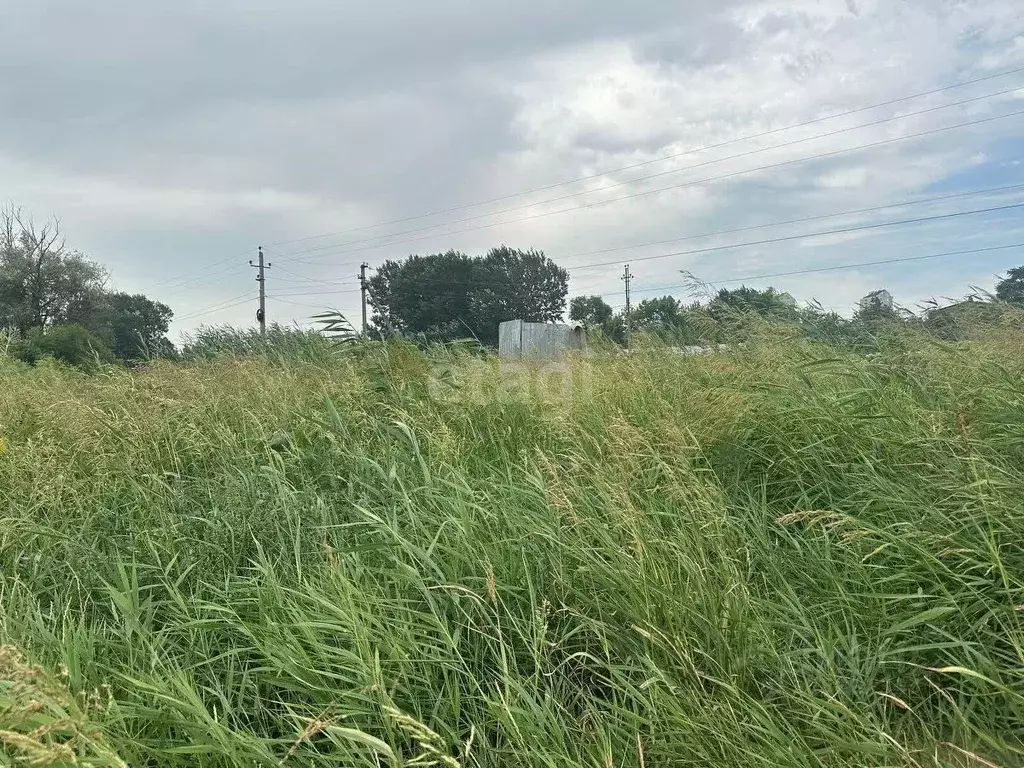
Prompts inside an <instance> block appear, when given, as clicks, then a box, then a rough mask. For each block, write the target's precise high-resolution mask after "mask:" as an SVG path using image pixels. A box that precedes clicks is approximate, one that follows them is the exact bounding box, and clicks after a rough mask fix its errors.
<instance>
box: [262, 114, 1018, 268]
mask: <svg viewBox="0 0 1024 768" xmlns="http://www.w3.org/2000/svg"><path fill="white" fill-rule="evenodd" d="M1020 115H1024V110H1017V111H1014V112H1008V113H1006V114H1002V115H995V116H992V117H986V118H981V119H978V120H970V121H967V122H964V123H957V124H956V125H949V126H943V127H941V128H932V129H929V130H927V131H919V132H917V133H911V134H907V135H906V136H897V137H894V138H890V139H881V140H879V141H873V142H868V143H866V144H859V145H857V146H854V147H846V148H843V149H837V150H832V151H829V152H822V153H819V154H816V155H810V156H807V157H797V158H792V159H790V160H782V161H780V162H777V163H770V164H767V165H762V166H758V167H755V168H748V169H744V170H740V171H733V172H731V173H725V174H721V175H718V176H711V177H706V178H703V179H696V180H691V181H686V182H682V183H680V184H673V185H670V186H667V187H658V188H656V189H649V190H643V191H640V192H634V193H632V194H628V195H622V196H619V197H614V198H610V199H607V200H597V201H594V202H591V203H586V204H584V205H579V206H573V207H570V208H561V209H558V210H555V211H545V212H541V213H536V214H533V215H530V216H523V217H520V218H517V219H509V220H507V221H500V222H493V223H490V224H484V225H480V226H475V227H467V228H464V229H458V230H454V231H452V232H445V233H443V236H445V237H450V236H452V235H458V234H463V233H466V232H476V231H479V230H481V229H491V228H493V227H498V226H505V225H508V224H518V223H521V222H524V221H533V220H536V219H542V218H546V217H549V216H557V215H559V214H563V213H571V212H573V211H579V210H584V209H590V208H597V207H600V206H604V205H611V204H614V203H618V202H622V201H624V200H633V199H637V198H640V197H647V196H649V195H656V194H660V193H662V192H669V191H674V190H678V189H683V188H686V187H692V186H696V185H698V184H707V183H709V182H713V181H721V180H723V179H731V178H736V177H739V176H747V175H750V174H753V173H759V172H761V171H768V170H775V169H777V168H784V167H787V166H791V165H796V164H798V163H805V162H810V161H812V160H822V159H825V158H829V157H837V156H839V155H844V154H849V153H851V152H857V151H860V150H863V149H872V148H875V147H881V146H888V145H892V144H897V143H900V142H904V141H910V140H912V139H919V138H923V137H925V136H934V135H937V134H939V133H944V132H946V131H952V130H958V129H960V128H969V127H973V126H976V125H983V124H986V123H991V122H995V121H997V120H1005V119H1007V118H1010V117H1018V116H1020ZM438 236H439V235H437V234H434V235H427V236H424V237H418V238H410V239H407V240H401V241H396V242H393V243H383V244H380V245H372V246H362V247H359V248H351V249H348V250H341V251H336V252H334V253H333V254H332V255H334V256H340V255H344V254H348V253H357V252H361V251H366V250H373V249H375V248H390V247H394V246H396V245H403V244H407V243H414V242H420V241H423V240H431V239H434V238H435V237H438ZM317 250H320V249H317ZM304 253H306V252H302V253H295V254H283V255H279V256H276V257H275V258H277V259H278V260H279V261H282V260H283V261H288V262H299V263H304V264H312V265H315V264H323V263H325V262H323V261H314V260H310V259H302V258H299V256H300V255H302V254H304Z"/></svg>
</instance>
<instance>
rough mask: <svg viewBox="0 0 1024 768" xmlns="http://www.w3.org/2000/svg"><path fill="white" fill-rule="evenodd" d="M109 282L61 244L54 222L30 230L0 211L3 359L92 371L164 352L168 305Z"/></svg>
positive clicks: (12, 213)
mask: <svg viewBox="0 0 1024 768" xmlns="http://www.w3.org/2000/svg"><path fill="white" fill-rule="evenodd" d="M109 279H110V276H109V275H108V274H107V271H106V270H105V269H104V268H103V267H102V266H100V265H99V264H98V263H96V262H95V261H93V260H91V259H89V258H87V257H86V256H85V255H84V254H82V253H80V252H79V251H76V250H74V249H73V248H71V247H70V246H68V244H67V242H66V241H65V239H64V236H63V234H62V233H61V230H60V224H59V222H57V221H50V222H47V223H46V224H43V225H41V226H37V225H36V224H35V222H34V221H33V220H32V218H31V217H30V216H29V215H27V214H25V213H24V212H22V211H21V209H19V208H16V207H14V206H7V207H5V208H3V209H0V332H2V334H3V336H4V341H5V343H4V345H3V346H4V348H5V350H6V353H7V354H8V355H11V356H14V357H17V358H18V359H20V360H23V361H25V362H27V363H35V362H37V361H38V360H40V359H42V358H45V357H51V358H54V359H56V360H60V361H62V362H65V363H68V364H70V365H77V366H80V367H83V368H95V367H96V366H97V365H100V364H102V363H104V362H109V361H112V360H119V361H121V362H124V363H132V362H136V361H140V360H147V359H150V358H153V357H158V356H165V355H168V354H170V353H172V352H173V345H172V344H171V342H170V341H169V340H168V339H167V336H166V334H167V329H168V327H169V325H170V321H171V317H173V314H174V313H173V312H172V311H171V309H170V307H168V306H167V305H165V304H161V303H160V302H158V301H153V300H152V299H149V298H147V297H146V296H143V295H141V294H129V293H124V292H121V291H114V290H111V289H110V288H109V287H108V283H109Z"/></svg>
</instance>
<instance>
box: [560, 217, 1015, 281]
mask: <svg viewBox="0 0 1024 768" xmlns="http://www.w3.org/2000/svg"><path fill="white" fill-rule="evenodd" d="M1018 208H1024V203H1014V204H1013V205H999V206H995V207H992V208H978V209H976V210H973V211H957V212H955V213H943V214H938V215H936V216H920V217H918V218H916V219H900V220H898V221H883V222H880V223H877V224H862V225H860V226H856V227H841V228H839V229H825V230H821V231H819V232H806V233H804V234H800V235H787V236H785V237H771V238H765V239H764V240H751V241H748V242H745V243H731V244H728V245H714V246H708V247H707V248H694V249H692V250H688V251H674V252H673V253H661V254H658V255H657V256H634V257H632V258H630V259H626V260H620V261H605V262H601V263H598V264H586V265H583V266H579V267H575V269H576V270H580V269H595V268H597V267H612V266H618V265H619V264H625V263H626V261H630V262H635V261H654V260H656V259H668V258H672V257H673V256H692V255H696V254H700V253H713V252H715V251H728V250H731V249H732V248H749V247H751V246H755V245H771V244H774V243H785V242H790V241H793V240H803V239H804V238H809V237H825V236H828V235H845V234H849V233H853V232H866V231H868V230H872V229H883V228H885V227H895V226H903V225H907V224H920V223H922V222H926V221H942V220H944V219H955V218H959V217H961V216H975V215H977V214H982V213H996V212H998V211H1010V210H1014V209H1018Z"/></svg>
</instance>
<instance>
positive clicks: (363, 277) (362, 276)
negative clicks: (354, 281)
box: [359, 261, 370, 339]
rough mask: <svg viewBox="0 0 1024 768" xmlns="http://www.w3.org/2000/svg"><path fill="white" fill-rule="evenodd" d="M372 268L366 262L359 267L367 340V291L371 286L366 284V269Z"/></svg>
mask: <svg viewBox="0 0 1024 768" xmlns="http://www.w3.org/2000/svg"><path fill="white" fill-rule="evenodd" d="M368 266H370V265H369V264H367V263H366V262H365V261H364V262H363V263H362V264H360V265H359V293H360V295H361V297H362V300H363V338H364V339H365V338H366V291H367V289H368V288H369V286H368V285H367V283H366V268H367V267H368Z"/></svg>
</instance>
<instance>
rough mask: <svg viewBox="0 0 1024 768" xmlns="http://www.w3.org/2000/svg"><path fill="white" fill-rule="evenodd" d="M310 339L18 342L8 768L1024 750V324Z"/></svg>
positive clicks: (2, 685) (4, 617) (1018, 759)
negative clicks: (55, 354)
mask: <svg viewBox="0 0 1024 768" xmlns="http://www.w3.org/2000/svg"><path fill="white" fill-rule="evenodd" d="M304 350H305V351H304V352H302V353H301V354H295V355H293V356H292V357H291V358H289V359H287V360H285V359H283V358H281V359H276V358H274V357H273V356H268V355H265V354H259V355H257V356H250V357H247V356H244V355H233V356H231V357H224V356H217V355H212V354H211V356H210V357H211V359H209V360H202V359H200V360H198V361H196V362H192V363H189V364H172V363H163V362H157V363H154V364H153V365H151V366H149V367H148V368H146V369H145V370H142V371H136V372H131V373H129V372H124V371H112V372H109V373H105V374H101V375H95V376H87V375H85V374H82V373H78V372H75V371H71V370H64V369H60V368H58V367H57V366H54V365H41V366H38V367H36V368H32V369H30V368H27V367H24V366H14V365H10V364H7V365H5V364H3V363H2V362H0V438H2V439H3V444H4V446H5V448H3V449H0V450H2V451H3V452H2V455H0V645H2V646H5V648H4V650H3V651H2V652H0V743H2V744H3V745H4V746H3V747H2V748H0V765H3V764H17V761H18V760H19V759H34V760H37V761H46V760H49V761H50V762H49V763H44V762H39V764H53V765H90V766H100V765H103V766H106V765H120V764H125V765H130V766H161V767H162V766H194V765H203V766H321V765H322V766H328V765H365V766H389V767H390V766H410V767H411V766H417V767H418V766H453V767H454V766H502V767H504V766H552V767H553V766H595V767H600V768H608V767H610V766H631V767H637V768H653V767H655V766H668V765H673V766H675V765H681V766H685V765H693V766H708V765H711V766H820V765H825V766H940V765H941V766H968V765H976V766H982V765H999V766H1013V765H1021V764H1024V743H1022V741H1021V737H1022V734H1024V631H1022V622H1024V545H1022V542H1024V378H1022V375H1024V355H1022V353H1024V340H1022V337H1021V336H1020V335H1018V334H1016V333H1010V332H1007V333H1006V334H999V333H996V332H993V333H992V334H991V336H990V338H989V339H988V340H986V341H979V342H971V343H969V344H960V345H947V344H936V343H933V342H928V341H926V340H925V339H924V338H923V337H914V338H912V339H910V340H907V339H904V340H903V341H902V342H901V343H894V344H892V345H883V347H882V348H881V350H880V351H879V352H878V354H875V355H873V356H872V357H870V358H868V357H865V356H863V355H859V354H854V353H846V352H836V351H835V350H833V349H830V348H828V347H824V346H814V345H812V344H808V343H806V342H800V341H786V340H775V341H772V340H770V339H762V340H760V341H758V340H751V341H750V342H749V343H748V344H747V345H745V346H744V347H742V348H739V349H733V350H731V351H730V352H729V353H727V354H726V355H721V356H714V357H704V358H690V357H685V356H681V355H677V354H672V353H671V352H668V351H660V350H657V349H652V350H647V351H641V352H638V353H636V354H634V355H631V356H629V357H623V356H619V357H605V356H601V355H597V356H593V357H591V358H589V359H584V360H576V361H573V362H571V363H568V364H566V365H564V366H557V365H556V366H548V367H546V368H545V367H540V366H530V365H523V366H516V367H509V366H502V365H499V364H498V362H497V361H495V360H493V359H483V358H480V357H479V356H474V355H470V354H463V353H461V352H458V351H449V352H447V353H443V352H440V351H436V352H434V353H430V354H424V353H421V352H419V351H417V350H416V349H414V348H413V347H411V346H407V345H403V344H397V343H395V344H390V345H377V346H370V345H357V346H352V347H348V348H347V349H346V351H344V352H339V351H337V350H334V349H331V348H328V347H324V346H321V345H316V344H315V343H314V342H310V343H309V344H308V345H306V346H304ZM196 357H199V358H202V357H204V355H197V356H196ZM5 681H6V682H5Z"/></svg>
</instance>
